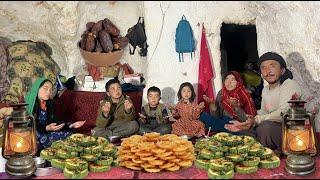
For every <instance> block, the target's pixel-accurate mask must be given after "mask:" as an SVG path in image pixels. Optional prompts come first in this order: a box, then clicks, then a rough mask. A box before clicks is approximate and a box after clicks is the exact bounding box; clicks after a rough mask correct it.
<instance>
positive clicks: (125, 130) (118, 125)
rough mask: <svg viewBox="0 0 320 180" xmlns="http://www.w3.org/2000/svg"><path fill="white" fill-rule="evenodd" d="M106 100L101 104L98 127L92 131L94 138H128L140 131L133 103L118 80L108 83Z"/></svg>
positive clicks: (97, 121)
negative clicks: (124, 93) (123, 91)
mask: <svg viewBox="0 0 320 180" xmlns="http://www.w3.org/2000/svg"><path fill="white" fill-rule="evenodd" d="M106 95H107V96H106V98H105V99H104V100H103V101H101V102H100V108H99V111H98V117H97V120H96V127H95V128H94V129H93V130H92V135H93V136H100V137H109V136H118V137H126V136H130V135H132V134H134V133H136V132H137V131H138V130H139V124H138V122H137V121H135V109H134V106H133V104H132V101H131V100H130V99H128V97H127V96H125V95H123V94H122V89H121V86H120V81H119V80H118V78H114V79H111V80H109V81H108V82H107V83H106Z"/></svg>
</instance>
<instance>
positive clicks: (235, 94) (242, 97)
mask: <svg viewBox="0 0 320 180" xmlns="http://www.w3.org/2000/svg"><path fill="white" fill-rule="evenodd" d="M230 74H232V75H234V77H235V79H236V81H237V86H236V88H235V89H234V90H232V91H229V90H227V88H226V86H225V85H224V84H223V88H222V99H221V102H222V106H223V108H224V109H225V110H226V111H227V112H229V113H230V114H231V115H232V117H233V118H234V119H236V120H237V119H238V117H237V114H236V113H235V112H234V110H233V108H232V106H231V104H230V103H229V101H228V100H229V99H230V98H231V97H232V98H236V99H237V100H238V101H239V102H240V107H241V109H243V110H244V111H245V113H246V114H249V115H252V116H255V115H257V109H256V107H255V105H254V103H253V100H252V97H251V96H250V94H249V93H248V91H247V90H246V88H245V87H244V85H243V81H242V78H241V75H240V74H239V73H238V72H236V71H230V72H229V73H228V74H227V75H226V77H227V76H228V75H230Z"/></svg>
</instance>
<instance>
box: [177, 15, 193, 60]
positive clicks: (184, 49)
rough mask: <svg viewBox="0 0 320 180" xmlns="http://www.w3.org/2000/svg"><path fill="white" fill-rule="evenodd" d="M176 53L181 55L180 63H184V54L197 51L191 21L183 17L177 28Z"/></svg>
mask: <svg viewBox="0 0 320 180" xmlns="http://www.w3.org/2000/svg"><path fill="white" fill-rule="evenodd" d="M175 43H176V52H177V53H179V62H183V61H184V60H183V53H189V52H190V53H191V59H192V53H193V52H194V51H195V41H194V37H193V32H192V29H191V26H190V23H189V21H188V20H187V19H186V17H185V16H184V15H183V16H182V18H181V20H180V21H179V24H178V27H177V28H176V39H175Z"/></svg>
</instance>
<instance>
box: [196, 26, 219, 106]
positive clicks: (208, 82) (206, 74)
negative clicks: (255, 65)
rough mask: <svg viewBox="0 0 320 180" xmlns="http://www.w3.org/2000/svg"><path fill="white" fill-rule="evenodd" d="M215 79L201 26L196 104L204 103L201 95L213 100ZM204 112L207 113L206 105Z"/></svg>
mask: <svg viewBox="0 0 320 180" xmlns="http://www.w3.org/2000/svg"><path fill="white" fill-rule="evenodd" d="M213 78H215V74H214V72H213V67H212V65H211V58H210V54H209V49H208V45H207V38H206V32H205V28H204V26H203V25H202V36H201V49H200V62H199V76H198V98H197V100H198V103H200V102H202V101H204V100H203V97H202V96H203V95H207V96H208V97H209V98H210V99H211V98H212V99H213V100H214V99H215V97H214V96H215V92H214V87H213V84H212V79H213ZM204 111H206V112H209V107H208V104H206V107H205V109H204Z"/></svg>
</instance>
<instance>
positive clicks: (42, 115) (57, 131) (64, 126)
mask: <svg viewBox="0 0 320 180" xmlns="http://www.w3.org/2000/svg"><path fill="white" fill-rule="evenodd" d="M52 86H53V84H52V82H51V81H50V80H48V79H46V78H39V79H37V80H36V81H35V82H34V83H33V85H32V87H31V89H30V90H29V91H28V93H27V94H26V97H25V101H26V103H27V104H28V107H27V111H28V113H29V114H32V115H33V116H34V118H35V122H36V129H37V144H38V152H39V150H41V149H43V148H47V147H50V146H51V144H52V142H53V141H56V140H61V139H65V138H66V137H67V136H69V135H70V134H71V131H72V128H79V127H81V126H82V125H83V124H84V123H85V121H77V122H75V123H72V124H68V123H62V122H58V121H57V119H56V118H54V104H53V100H51V99H50V95H51V93H52Z"/></svg>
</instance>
